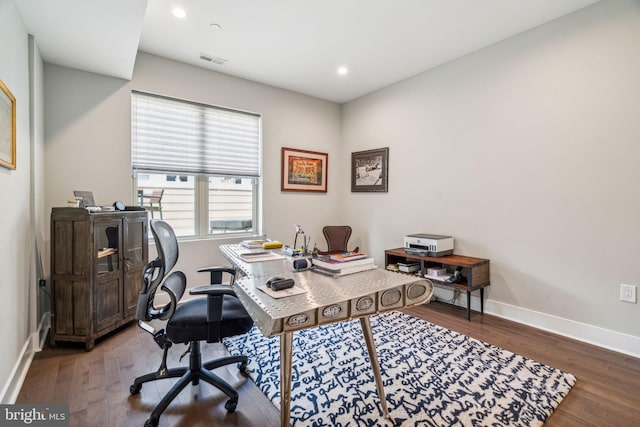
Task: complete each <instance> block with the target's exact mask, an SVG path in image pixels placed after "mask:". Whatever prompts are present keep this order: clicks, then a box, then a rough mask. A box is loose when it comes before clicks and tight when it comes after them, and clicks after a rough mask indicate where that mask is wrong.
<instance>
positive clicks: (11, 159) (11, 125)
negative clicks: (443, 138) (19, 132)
mask: <svg viewBox="0 0 640 427" xmlns="http://www.w3.org/2000/svg"><path fill="white" fill-rule="evenodd" d="M0 89H2V90H0V166H4V167H5V168H8V169H15V168H16V98H15V97H14V96H13V95H12V94H11V91H10V90H9V88H8V87H7V86H6V85H5V84H4V83H3V82H2V80H0Z"/></svg>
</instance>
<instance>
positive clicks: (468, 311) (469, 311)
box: [467, 291, 471, 320]
mask: <svg viewBox="0 0 640 427" xmlns="http://www.w3.org/2000/svg"><path fill="white" fill-rule="evenodd" d="M467 320H471V291H467Z"/></svg>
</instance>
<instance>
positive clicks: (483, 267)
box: [384, 248, 491, 320]
mask: <svg viewBox="0 0 640 427" xmlns="http://www.w3.org/2000/svg"><path fill="white" fill-rule="evenodd" d="M384 258H385V259H384V262H385V266H387V268H388V266H389V265H392V264H397V263H399V262H400V263H406V262H410V261H414V262H419V263H420V269H419V270H418V271H417V275H418V276H420V277H426V278H428V279H429V280H431V281H432V282H433V283H434V284H435V285H440V286H446V287H450V288H454V289H459V290H461V291H465V292H466V293H467V320H471V292H473V291H476V290H479V291H480V313H484V288H486V287H487V286H489V285H490V284H491V282H490V281H489V260H488V259H484V258H474V257H468V256H462V255H447V256H441V257H429V256H420V255H413V254H408V253H406V252H405V250H404V248H396V249H387V250H386V251H384ZM429 268H445V269H446V270H447V273H448V274H453V273H454V271H455V270H456V269H459V270H460V272H461V274H462V276H463V280H462V281H460V282H457V283H447V282H445V281H444V280H442V279H439V278H438V276H431V275H427V269H429Z"/></svg>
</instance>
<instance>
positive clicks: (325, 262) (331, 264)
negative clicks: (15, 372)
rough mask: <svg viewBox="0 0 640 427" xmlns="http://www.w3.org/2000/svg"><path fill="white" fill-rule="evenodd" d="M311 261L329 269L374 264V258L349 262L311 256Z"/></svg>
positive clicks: (335, 269) (334, 269)
mask: <svg viewBox="0 0 640 427" xmlns="http://www.w3.org/2000/svg"><path fill="white" fill-rule="evenodd" d="M311 263H312V264H313V265H317V266H319V267H322V268H326V269H328V270H333V271H337V270H340V269H342V268H346V267H356V266H360V265H373V258H371V257H366V258H360V259H356V260H353V261H349V262H344V261H336V260H333V259H331V258H328V257H327V258H311Z"/></svg>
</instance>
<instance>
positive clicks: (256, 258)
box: [239, 252, 284, 262]
mask: <svg viewBox="0 0 640 427" xmlns="http://www.w3.org/2000/svg"><path fill="white" fill-rule="evenodd" d="M239 257H240V259H242V260H243V261H244V262H261V261H273V260H276V259H282V258H284V256H282V255H280V254H276V253H273V252H267V253H264V254H255V255H248V254H244V255H243V254H239Z"/></svg>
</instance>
